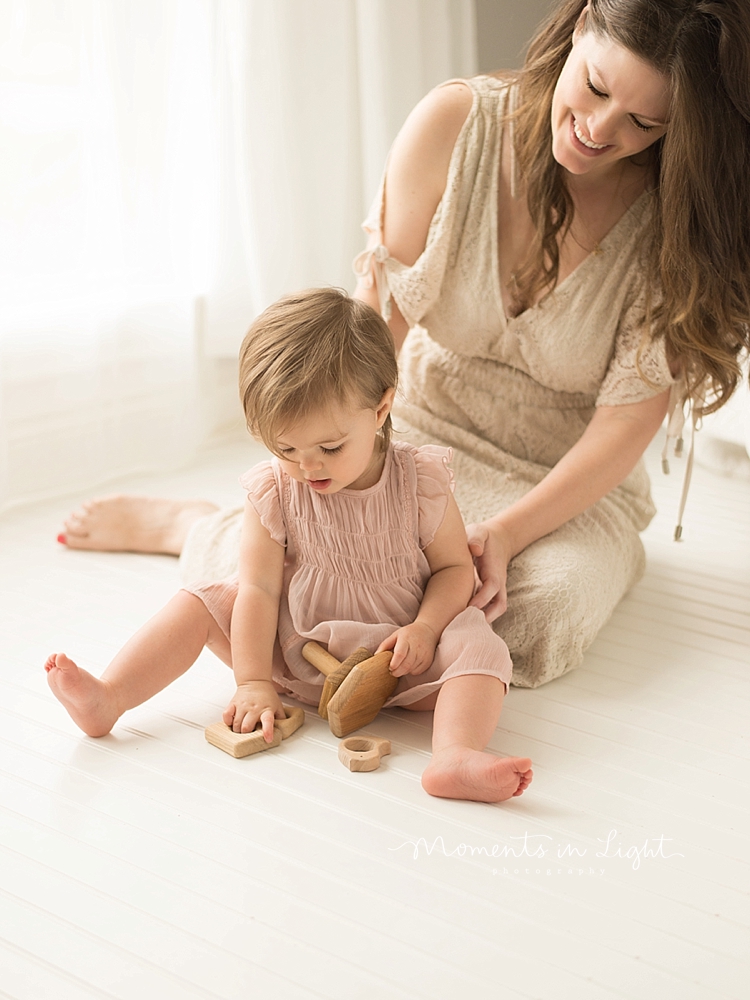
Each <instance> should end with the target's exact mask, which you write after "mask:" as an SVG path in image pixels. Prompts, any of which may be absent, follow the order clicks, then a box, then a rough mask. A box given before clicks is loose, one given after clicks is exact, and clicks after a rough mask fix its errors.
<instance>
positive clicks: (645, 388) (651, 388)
mask: <svg viewBox="0 0 750 1000" xmlns="http://www.w3.org/2000/svg"><path fill="white" fill-rule="evenodd" d="M645 305H646V300H645V293H644V292H641V294H640V295H638V296H637V297H636V299H635V302H634V303H633V304H632V305H631V306H630V307H629V308H628V309H627V310H626V312H625V313H624V314H623V316H622V318H621V320H620V323H619V326H618V330H617V334H616V337H615V345H614V353H613V355H612V358H611V359H610V362H609V366H608V367H607V371H606V373H605V376H604V381H603V382H602V384H601V387H600V389H599V395H598V396H597V400H596V405H597V406H621V405H623V404H626V403H639V402H641V400H644V399H650V398H651V397H652V396H656V395H657V394H658V393H660V392H663V391H664V390H665V389H669V388H670V387H671V385H672V383H673V382H674V381H675V379H674V377H673V375H672V374H671V372H670V370H669V364H668V362H667V354H666V349H665V345H664V341H663V340H662V339H659V340H653V341H651V343H650V344H648V345H647V346H646V347H645V348H644V350H643V351H642V353H641V355H640V358H639V357H638V349H639V347H640V344H641V337H642V332H643V321H644V315H645ZM646 380H648V381H646Z"/></svg>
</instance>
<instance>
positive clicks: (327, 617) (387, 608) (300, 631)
mask: <svg viewBox="0 0 750 1000" xmlns="http://www.w3.org/2000/svg"><path fill="white" fill-rule="evenodd" d="M450 457H451V452H450V449H448V448H439V447H436V446H432V445H425V446H423V447H421V448H415V447H414V446H412V445H410V444H406V443H401V442H398V443H395V444H392V445H391V447H390V448H389V449H388V452H387V453H386V458H385V463H384V466H383V472H382V474H381V476H380V479H379V480H378V482H377V483H376V484H375V485H374V486H371V487H370V488H369V489H366V490H348V489H344V490H340V491H339V492H338V493H335V494H333V495H332V496H326V495H325V494H320V493H315V492H314V491H313V490H311V489H310V488H309V487H308V486H305V484H304V483H300V482H297V481H296V480H294V479H291V478H290V477H289V476H287V475H286V474H285V473H284V472H283V471H282V469H281V466H280V465H279V463H278V462H277V461H276V460H275V459H274V460H272V461H268V462H261V463H260V464H259V465H256V466H255V467H254V468H252V469H251V470H250V471H249V472H247V473H245V475H243V476H242V477H241V478H240V483H241V484H242V486H244V488H245V489H246V490H247V495H248V499H249V500H250V502H251V503H252V505H253V507H254V508H255V510H256V511H257V513H258V516H259V517H260V520H261V523H262V524H263V525H264V527H265V528H267V530H268V532H269V533H270V535H271V537H272V538H273V539H274V541H276V542H278V543H279V545H282V546H284V548H285V549H286V558H285V562H284V586H283V592H282V597H281V604H280V607H279V626H278V640H279V641H278V644H277V647H276V650H275V654H274V663H273V679H274V681H275V682H276V683H277V684H279V685H280V686H281V687H283V688H284V690H285V691H287V692H289V694H291V695H293V696H294V697H295V698H298V699H299V700H300V701H303V702H307V703H309V704H312V705H317V704H318V701H319V700H320V693H321V690H322V686H323V680H324V678H323V675H322V674H321V673H320V672H319V671H318V670H316V669H315V667H313V666H311V665H310V664H309V663H307V661H306V660H305V659H304V658H303V657H302V654H301V649H302V646H303V645H304V644H305V643H306V642H307V641H308V640H310V639H314V640H315V641H316V642H319V643H321V644H323V645H325V646H327V647H328V650H329V651H330V652H331V654H332V655H333V656H335V657H336V659H338V660H344V659H345V658H346V657H347V656H348V655H349V654H350V653H351V652H352V651H353V650H355V649H356V648H357V647H358V646H365V647H366V648H367V649H371V650H373V651H374V650H375V649H377V647H378V646H379V645H380V643H381V642H382V641H383V640H384V639H386V638H387V637H388V636H389V635H391V634H392V633H393V632H394V631H395V630H396V629H397V628H399V627H400V626H403V625H408V624H409V623H410V622H412V621H414V619H415V618H416V616H417V613H418V611H419V606H420V604H421V602H422V597H423V595H424V590H425V587H426V585H427V581H428V580H429V578H430V569H429V565H428V563H427V558H426V557H425V554H424V551H423V550H424V549H425V548H426V547H427V546H428V545H429V544H430V542H431V541H432V540H433V538H434V537H435V533H436V532H437V529H438V528H439V527H440V524H441V523H442V521H443V518H444V516H445V511H446V508H447V505H448V497H449V495H450V493H451V492H452V491H453V474H452V472H451V470H450V468H449V466H448V462H449V461H450ZM188 589H189V590H190V592H191V593H193V594H196V595H197V596H198V597H200V598H201V600H202V601H203V602H204V603H205V605H206V607H207V608H208V610H209V611H210V612H211V614H212V615H213V617H214V618H215V619H216V621H217V623H218V624H219V626H220V628H221V629H222V631H223V632H224V634H225V635H226V636H227V637H228V638H230V639H231V637H230V622H231V616H232V608H233V606H234V601H235V598H236V596H237V578H236V577H235V578H232V579H229V580H223V581H220V582H219V583H211V584H198V585H197V586H195V587H191V588H188ZM511 672H512V665H511V660H510V654H509V653H508V648H507V646H506V645H505V643H504V642H503V640H502V639H501V638H500V637H499V636H498V635H497V634H496V633H495V632H493V630H492V628H491V627H490V625H488V623H487V622H486V620H485V618H484V615H483V614H482V612H481V611H479V609H478V608H467V609H466V610H464V611H462V612H461V613H460V614H459V615H458V616H457V617H456V618H454V619H453V621H452V622H451V623H450V624H449V625H448V626H447V627H446V628H445V629H444V630H443V634H442V636H441V637H440V642H439V643H438V646H437V649H436V652H435V658H434V660H433V662H432V665H431V666H430V667H429V669H428V670H426V671H425V672H424V673H422V674H419V675H417V676H414V675H406V676H405V677H401V678H400V679H399V684H398V687H397V688H396V691H395V692H394V694H393V696H392V697H391V698H389V700H388V701H387V702H386V707H389V706H396V705H408V704H410V703H412V702H415V701H419V700H420V699H422V698H424V697H426V696H427V695H429V694H432V693H433V692H434V691H437V690H438V689H439V688H440V686H441V684H442V683H443V682H444V681H446V680H447V679H448V678H450V677H456V676H458V675H459V674H489V675H490V676H493V677H497V678H499V679H500V680H502V681H503V683H504V684H505V686H506V690H507V686H508V684H509V683H510V677H511Z"/></svg>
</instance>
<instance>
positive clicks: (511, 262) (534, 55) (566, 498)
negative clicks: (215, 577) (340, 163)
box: [66, 0, 750, 687]
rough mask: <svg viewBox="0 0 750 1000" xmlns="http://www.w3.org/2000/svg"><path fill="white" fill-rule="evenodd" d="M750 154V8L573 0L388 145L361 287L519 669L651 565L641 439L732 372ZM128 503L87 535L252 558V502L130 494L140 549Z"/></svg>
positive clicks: (537, 674)
mask: <svg viewBox="0 0 750 1000" xmlns="http://www.w3.org/2000/svg"><path fill="white" fill-rule="evenodd" d="M749 155H750V12H748V5H747V4H746V3H745V2H744V0H723V2H722V0H712V2H709V0H589V3H588V4H587V3H585V0H564V2H562V3H560V4H559V6H558V8H557V9H556V11H555V12H554V13H553V14H552V16H551V17H550V19H549V20H548V22H547V23H546V24H545V25H544V26H543V27H542V29H541V30H540V32H539V34H538V35H537V37H536V38H535V40H534V41H533V42H532V45H531V47H530V49H529V54H528V57H527V60H526V64H525V66H524V69H523V71H522V72H521V74H520V75H519V77H518V78H517V79H514V78H507V79H503V80H499V79H495V78H492V77H479V78H476V79H475V80H471V81H464V82H453V83H451V84H448V85H444V86H443V87H441V88H438V89H437V90H435V91H433V92H432V93H431V94H429V95H428V96H427V97H426V98H425V100H424V101H422V102H421V104H420V105H419V106H418V107H417V108H416V109H415V111H414V112H413V113H412V115H411V116H410V118H409V119H408V121H407V123H406V124H405V126H404V128H403V129H402V131H401V134H400V135H399V137H398V138H397V140H396V142H395V144H394V147H393V149H392V152H391V155H390V158H389V162H388V166H387V171H386V176H385V179H384V183H383V185H382V187H381V191H380V193H379V195H378V198H377V199H376V202H375V205H374V206H373V211H372V212H371V214H370V217H369V218H368V220H367V222H366V224H365V228H366V229H367V230H368V232H369V233H370V242H369V244H368V250H366V251H365V253H364V254H362V255H360V257H359V258H358V259H357V262H356V269H357V271H358V273H359V275H360V283H359V286H358V290H357V295H358V296H359V297H361V298H363V299H365V300H366V301H369V302H370V303H371V304H374V305H376V306H379V307H380V308H381V310H382V311H383V314H384V315H385V316H386V318H387V319H388V320H389V324H390V327H391V330H392V332H393V335H394V338H395V339H396V342H397V345H398V346H400V347H401V355H400V367H401V371H402V375H401V378H402V397H403V398H402V400H401V402H400V403H399V404H398V406H397V407H396V409H395V410H394V422H395V426H396V428H397V429H398V430H400V431H401V433H402V434H403V435H404V436H405V438H406V439H407V440H408V441H410V442H411V443H413V444H415V445H421V444H424V443H428V442H432V443H437V444H445V445H449V446H451V447H452V448H453V449H454V468H455V471H456V478H457V483H458V486H457V490H456V498H457V500H458V502H459V506H460V507H461V510H462V513H463V515H464V518H465V520H466V521H467V522H468V523H469V528H468V535H469V543H470V547H471V551H472V553H473V555H474V559H475V564H476V568H477V571H478V574H479V577H480V581H481V586H480V588H479V589H478V592H477V593H476V595H475V597H474V599H473V601H472V603H473V604H474V605H475V606H478V607H480V608H482V609H483V610H484V612H485V614H486V616H487V617H488V619H490V620H492V621H493V623H494V627H495V628H496V630H497V631H498V632H499V634H500V635H501V636H502V637H503V638H504V639H505V641H506V643H507V644H508V646H509V648H510V651H511V654H512V657H513V662H514V673H513V683H515V684H520V685H523V686H531V687H535V686H537V685H538V684H541V683H544V682H546V681H548V680H551V679H552V678H554V677H557V676H560V675H561V674H562V673H564V672H565V671H566V670H569V669H571V668H572V667H574V666H576V665H577V664H578V663H580V660H581V658H582V655H583V651H584V649H585V648H586V646H587V645H588V644H589V643H590V642H591V641H592V640H593V638H594V637H595V635H596V633H597V632H598V631H599V629H600V628H601V626H602V625H603V624H604V622H605V621H606V620H607V618H608V617H609V616H610V614H611V612H612V610H613V609H614V607H615V606H616V604H617V602H618V601H619V600H620V598H621V597H622V595H623V594H624V593H625V592H626V591H627V590H628V589H629V587H631V586H632V585H633V583H635V581H636V580H637V579H638V578H639V576H640V575H641V573H642V572H643V565H644V555H643V548H642V545H641V542H640V539H639V537H638V533H639V532H640V531H642V530H643V528H645V527H646V525H647V524H648V522H649V520H650V519H651V517H652V516H653V513H654V509H653V505H652V503H651V499H650V496H649V487H648V480H647V478H646V475H645V471H644V469H643V465H642V462H641V456H642V454H643V452H644V450H645V448H646V447H647V445H648V443H649V442H650V440H651V439H652V437H653V436H654V434H655V433H656V431H657V430H658V428H659V427H660V425H661V424H662V422H663V419H664V417H665V415H666V413H667V411H668V409H669V408H670V403H671V407H672V410H673V411H674V412H676V413H678V414H679V412H681V408H682V404H683V403H684V402H685V401H688V400H689V401H691V402H693V403H694V404H695V407H696V412H701V410H703V411H706V412H708V411H710V410H712V409H716V408H718V407H719V406H720V405H721V404H722V403H723V402H725V401H726V399H728V397H729V396H730V395H731V393H732V391H733V389H734V387H735V386H736V384H737V381H738V379H739V377H740V369H739V364H738V357H739V355H740V353H741V352H742V351H745V350H747V348H748V322H749V321H750V288H749V286H750V282H748V275H750V266H749V264H750V192H749V191H748V183H747V179H746V163H747V162H748V156H749ZM704 398H708V399H709V404H708V405H707V406H703V400H704ZM122 503H125V504H133V501H132V500H130V499H127V498H125V499H118V500H110V501H106V502H104V503H101V502H100V503H99V504H98V505H94V506H90V507H89V509H88V511H85V512H83V516H82V517H81V516H79V517H77V518H74V519H72V520H71V521H70V522H69V523H68V524H67V525H66V529H67V541H68V544H71V545H74V546H78V547H128V548H143V547H148V548H150V549H152V550H154V549H158V550H161V551H164V550H167V551H180V550H181V549H182V548H183V543H185V544H184V548H185V550H186V551H185V558H186V562H187V572H188V575H190V576H195V575H204V574H205V572H206V570H207V566H209V567H210V566H211V559H212V558H214V557H215V556H216V554H217V553H218V554H219V555H221V553H222V552H224V553H230V554H232V555H233V550H234V547H235V541H234V539H235V537H236V536H235V534H234V521H233V520H232V516H231V515H229V516H228V515H226V514H223V513H222V512H219V513H217V514H213V515H211V516H209V517H207V518H202V519H197V517H198V515H199V514H200V513H202V511H201V509H200V508H197V507H195V508H192V509H184V508H182V507H178V508H170V507H169V506H164V505H162V506H161V507H152V508H151V515H150V516H149V515H146V519H145V520H144V513H145V512H146V511H147V510H148V508H146V507H143V506H140V505H139V504H137V503H136V506H131V507H130V508H128V510H129V513H127V515H126V517H125V521H124V524H125V526H126V527H125V530H135V531H136V532H140V531H141V530H142V529H143V528H144V527H145V528H148V527H149V525H150V526H151V527H152V528H153V522H154V520H155V519H156V518H159V517H161V518H163V519H164V520H163V525H162V528H163V529H164V530H163V531H162V532H161V534H162V535H163V537H162V538H161V539H160V540H159V543H158V544H155V543H154V537H153V536H152V538H151V539H150V540H149V541H148V543H147V545H146V546H144V545H143V544H142V542H143V538H142V537H140V538H136V539H135V541H134V540H133V539H132V538H131V540H130V544H128V545H127V546H125V545H123V544H122V540H123V539H122V535H121V534H118V531H115V532H114V534H113V532H112V531H111V530H110V529H107V523H108V521H109V520H111V518H112V517H114V516H120V517H121V516H122V508H118V507H116V506H113V504H114V505H116V504H122ZM157 503H158V502H157ZM108 504H109V506H108ZM113 512H114V513H113ZM154 513H155V516H154ZM193 521H195V522H196V523H194V524H193V523H192V522H193ZM128 526H130V527H128ZM188 529H189V531H188ZM108 532H109V534H107V533H108ZM170 533H171V535H172V537H167V535H168V534H170ZM186 539H187V541H186ZM92 540H93V541H92ZM136 543H140V544H136ZM222 545H223V549H222ZM227 568H228V567H227V566H226V563H224V562H222V561H220V562H219V564H218V565H216V566H215V572H217V573H220V572H221V573H223V572H225V571H226V569H227Z"/></svg>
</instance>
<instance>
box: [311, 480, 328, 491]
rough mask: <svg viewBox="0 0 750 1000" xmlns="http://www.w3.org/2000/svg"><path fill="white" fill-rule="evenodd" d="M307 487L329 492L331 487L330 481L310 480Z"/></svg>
mask: <svg viewBox="0 0 750 1000" xmlns="http://www.w3.org/2000/svg"><path fill="white" fill-rule="evenodd" d="M307 485H308V486H310V487H311V488H312V489H314V490H327V489H328V487H329V486H330V485H331V480H330V479H308V480H307Z"/></svg>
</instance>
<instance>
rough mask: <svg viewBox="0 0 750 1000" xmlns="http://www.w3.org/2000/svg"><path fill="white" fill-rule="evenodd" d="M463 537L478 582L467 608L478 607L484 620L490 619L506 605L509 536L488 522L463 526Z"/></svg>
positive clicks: (497, 614)
mask: <svg viewBox="0 0 750 1000" xmlns="http://www.w3.org/2000/svg"><path fill="white" fill-rule="evenodd" d="M466 538H467V540H468V542H469V552H471V554H472V556H473V558H474V566H475V567H476V570H477V573H478V574H479V580H480V583H481V586H480V588H479V590H478V591H477V592H476V594H474V597H473V598H472V599H471V600H470V601H469V607H470V608H479V609H480V611H483V612H484V617H485V618H486V619H487V621H488V622H493V621H494V620H495V619H496V618H499V617H500V615H502V614H503V612H504V611H505V609H506V608H507V606H508V594H507V591H506V586H505V585H506V579H507V576H508V563H509V562H510V560H511V558H512V557H513V550H512V547H511V542H510V538H509V536H508V534H507V532H506V531H505V529H504V528H502V527H501V526H500V525H497V524H493V523H492V522H491V521H481V522H480V523H479V524H469V525H467V528H466Z"/></svg>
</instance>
